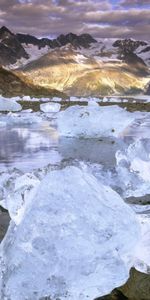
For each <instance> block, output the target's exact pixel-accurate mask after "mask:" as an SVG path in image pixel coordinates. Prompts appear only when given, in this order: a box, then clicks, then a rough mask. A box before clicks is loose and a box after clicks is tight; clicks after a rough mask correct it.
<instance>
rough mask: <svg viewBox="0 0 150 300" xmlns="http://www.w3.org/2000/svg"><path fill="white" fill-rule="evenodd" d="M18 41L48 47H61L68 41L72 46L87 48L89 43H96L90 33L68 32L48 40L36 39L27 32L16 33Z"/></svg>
mask: <svg viewBox="0 0 150 300" xmlns="http://www.w3.org/2000/svg"><path fill="white" fill-rule="evenodd" d="M16 37H17V39H18V41H19V42H20V43H24V44H31V45H35V46H38V47H39V48H42V47H45V46H49V47H50V48H53V49H54V48H56V47H62V46H65V45H67V44H68V43H70V44H71V45H73V46H74V47H77V48H78V47H84V48H88V47H89V46H90V44H91V43H96V42H97V41H96V40H95V39H93V38H92V36H91V35H90V34H82V35H80V36H77V35H76V34H73V33H69V34H67V35H63V34H61V35H60V36H59V37H58V38H57V39H54V40H50V39H47V38H43V39H37V38H36V37H34V36H32V35H28V34H21V33H18V34H17V35H16Z"/></svg>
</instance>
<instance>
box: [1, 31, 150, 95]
mask: <svg viewBox="0 0 150 300" xmlns="http://www.w3.org/2000/svg"><path fill="white" fill-rule="evenodd" d="M6 48H7V50H6ZM0 63H1V64H2V65H3V66H5V67H7V69H12V70H14V71H13V72H14V74H16V75H17V77H20V78H21V79H22V80H23V81H25V82H27V81H28V82H30V83H31V85H34V86H38V87H42V88H44V89H55V90H58V91H60V92H63V93H65V94H67V95H68V96H72V95H74V96H100V95H112V94H115V95H116V94H117V95H118V94H138V93H149V82H150V77H149V74H150V73H149V71H150V45H149V43H148V42H144V41H135V40H132V39H125V40H114V39H101V40H98V41H97V40H95V39H94V38H93V37H92V36H90V35H89V34H82V35H79V36H77V35H75V34H73V33H69V34H67V35H60V36H59V37H58V38H56V39H54V40H50V39H48V38H42V39H38V38H36V37H34V36H31V35H26V34H20V33H18V34H13V33H12V32H11V31H10V30H9V29H7V28H6V27H2V28H1V29H0Z"/></svg>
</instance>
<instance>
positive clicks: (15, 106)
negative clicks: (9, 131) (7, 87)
mask: <svg viewBox="0 0 150 300" xmlns="http://www.w3.org/2000/svg"><path fill="white" fill-rule="evenodd" d="M21 109H22V107H21V105H20V104H19V103H17V102H16V101H14V100H11V99H6V98H2V97H0V111H20V110H21Z"/></svg>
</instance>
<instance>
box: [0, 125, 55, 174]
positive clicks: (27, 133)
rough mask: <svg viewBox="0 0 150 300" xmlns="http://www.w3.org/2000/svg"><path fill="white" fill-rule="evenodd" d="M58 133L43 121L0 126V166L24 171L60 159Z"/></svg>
mask: <svg viewBox="0 0 150 300" xmlns="http://www.w3.org/2000/svg"><path fill="white" fill-rule="evenodd" d="M57 145H58V135H57V132H56V130H55V129H53V128H50V127H48V124H45V123H44V122H43V124H42V126H41V125H40V126H39V125H37V124H36V126H35V125H25V126H22V125H20V126H19V125H18V126H14V127H13V126H11V127H3V128H0V164H1V165H0V167H1V169H3V168H6V167H17V168H20V169H23V170H25V171H30V170H32V169H33V168H38V167H42V166H45V165H46V164H48V163H57V162H59V161H60V159H61V158H60V155H59V153H58V151H57V148H58V147H57Z"/></svg>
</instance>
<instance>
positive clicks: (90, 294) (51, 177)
mask: <svg viewBox="0 0 150 300" xmlns="http://www.w3.org/2000/svg"><path fill="white" fill-rule="evenodd" d="M33 184H34V183H33ZM23 202H24V201H23V199H22V206H23V209H24V212H23V213H21V215H20V214H19V213H18V218H19V224H18V225H15V223H13V221H12V222H11V225H10V228H9V230H8V232H7V235H6V237H5V239H4V240H3V242H2V244H1V246H0V299H3V300H4V299H5V300H8V299H9V300H20V299H21V300H25V299H28V300H39V299H41V298H42V297H44V296H50V298H51V299H52V300H53V299H66V298H67V299H70V300H79V299H80V300H81V299H82V300H84V299H90V300H92V299H94V298H95V297H97V296H100V295H104V294H106V293H108V292H110V291H111V290H112V289H113V288H114V287H116V286H119V285H121V284H123V283H124V282H125V281H126V279H127V278H128V272H129V268H130V266H131V265H132V262H133V261H132V254H134V248H135V245H136V243H137V240H138V238H139V227H138V223H137V221H136V217H135V215H134V213H133V211H132V210H131V209H130V208H129V207H128V206H127V205H126V204H125V203H124V202H123V200H122V199H121V198H120V196H119V195H118V194H117V193H115V192H114V191H113V190H112V189H111V188H109V187H107V186H104V185H102V184H101V183H100V182H98V181H97V179H96V178H95V177H93V176H92V175H91V174H89V173H87V172H86V171H81V170H80V169H79V168H76V167H67V168H65V169H61V170H57V171H52V172H50V173H49V174H48V175H47V176H46V177H45V178H44V180H43V181H42V182H41V184H40V185H39V187H38V188H37V192H36V193H33V197H30V201H28V205H24V203H23ZM14 237H15V238H14ZM131 253H132V254H131Z"/></svg>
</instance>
